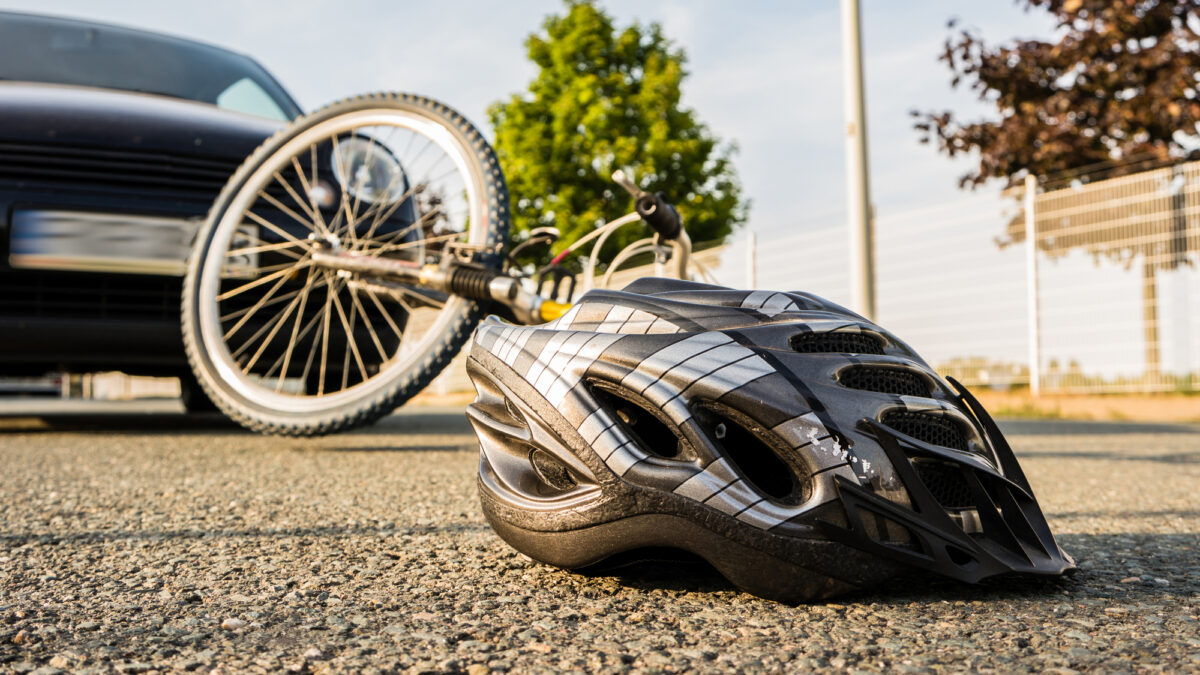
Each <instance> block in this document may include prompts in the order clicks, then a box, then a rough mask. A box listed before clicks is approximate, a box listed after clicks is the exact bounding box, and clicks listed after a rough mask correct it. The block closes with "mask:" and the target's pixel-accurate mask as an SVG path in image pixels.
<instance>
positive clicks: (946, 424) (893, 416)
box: [880, 410, 967, 452]
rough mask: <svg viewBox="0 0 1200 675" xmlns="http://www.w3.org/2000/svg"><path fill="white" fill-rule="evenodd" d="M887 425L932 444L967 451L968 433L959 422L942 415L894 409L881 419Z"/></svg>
mask: <svg viewBox="0 0 1200 675" xmlns="http://www.w3.org/2000/svg"><path fill="white" fill-rule="evenodd" d="M880 421H881V422H883V423H884V424H885V425H887V426H889V427H891V428H893V429H895V430H896V431H899V432H900V433H902V434H904V435H906V436H912V437H913V438H915V439H917V440H919V441H925V442H926V443H928V444H930V445H940V446H941V447H943V448H953V449H955V450H962V451H963V452H966V451H967V435H966V434H965V433H964V432H963V428H962V426H961V425H959V424H958V423H957V422H955V421H953V420H949V419H946V418H945V417H942V416H940V415H930V414H927V413H916V412H908V411H906V410H892V411H889V412H886V413H884V414H883V417H882V418H881V419H880Z"/></svg>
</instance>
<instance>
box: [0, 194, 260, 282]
mask: <svg viewBox="0 0 1200 675" xmlns="http://www.w3.org/2000/svg"><path fill="white" fill-rule="evenodd" d="M253 227H254V226H249V225H247V226H243V228H242V231H245V232H246V234H247V235H248V236H246V235H243V236H237V237H235V238H234V245H233V246H232V247H231V248H245V247H248V246H249V245H250V244H248V242H249V241H252V240H254V239H256V238H257V235H256V233H255V232H251V231H250V230H251V228H253ZM199 228H200V221H199V220H198V219H193V218H170V217H160V216H140V215H139V216H135V215H126V214H118V213H92V212H87V211H62V210H35V209H17V210H15V211H13V217H12V237H11V240H10V243H11V245H10V248H9V257H8V261H9V264H11V265H12V266H13V267H21V268H33V269H54V270H71V271H82V272H114V273H120V274H157V275H163V276H183V275H184V273H185V272H186V271H187V258H188V254H189V252H190V251H191V249H192V243H193V242H194V241H195V238H196V232H197V231H198V230H199ZM254 229H256V228H254ZM239 233H240V232H239ZM257 266H258V254H257V253H249V254H246V255H243V256H239V257H237V258H233V259H231V260H229V261H227V265H226V268H225V273H226V275H227V276H245V275H247V274H250V273H252V271H253V270H254V269H255V268H256V267H257Z"/></svg>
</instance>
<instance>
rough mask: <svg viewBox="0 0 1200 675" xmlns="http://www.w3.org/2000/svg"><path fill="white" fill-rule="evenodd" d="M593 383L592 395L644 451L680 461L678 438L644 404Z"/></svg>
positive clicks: (614, 389)
mask: <svg viewBox="0 0 1200 675" xmlns="http://www.w3.org/2000/svg"><path fill="white" fill-rule="evenodd" d="M592 384H593V387H592V395H593V396H595V397H596V400H597V401H599V402H600V404H601V405H602V406H604V407H606V408H608V409H609V410H610V411H611V412H613V413H614V416H615V417H616V419H617V422H618V424H620V425H621V428H622V429H623V430H624V431H625V433H626V434H628V435H629V436H632V437H633V439H634V440H635V441H636V442H637V444H638V446H639V447H640V448H641V449H642V450H643V451H645V452H646V453H647V454H650V455H652V456H654V457H660V458H662V459H679V458H680V456H681V455H682V454H683V447H682V445H681V444H680V442H679V436H678V435H677V434H676V433H675V432H674V431H672V430H671V428H670V427H668V426H667V425H666V423H665V422H663V420H662V419H660V418H659V416H658V415H656V414H654V413H653V412H651V410H650V407H649V405H648V404H647V403H643V402H642V401H640V400H636V399H635V396H636V395H635V394H632V393H626V392H624V391H621V390H618V389H616V388H615V387H613V386H612V385H607V384H604V383H601V382H593V383H592ZM640 398H641V397H637V399H640Z"/></svg>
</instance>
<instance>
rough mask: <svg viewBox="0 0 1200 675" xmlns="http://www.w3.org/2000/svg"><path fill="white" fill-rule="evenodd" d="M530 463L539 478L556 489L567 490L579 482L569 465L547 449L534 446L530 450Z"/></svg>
mask: <svg viewBox="0 0 1200 675" xmlns="http://www.w3.org/2000/svg"><path fill="white" fill-rule="evenodd" d="M529 463H530V464H532V465H533V470H534V471H536V472H537V475H538V478H541V479H542V481H543V482H545V483H546V485H549V486H550V487H552V488H554V489H556V490H562V491H564V492H565V491H567V490H570V489H572V488H574V487H575V486H576V485H578V484H579V481H577V480H575V477H574V476H572V475H571V470H570V469H568V468H567V465H566V464H563V463H562V462H561V461H559V460H558V458H556V457H554V456H553V455H551V454H550V453H548V452H546V451H545V450H539V449H537V448H534V449H533V450H532V451H530V453H529Z"/></svg>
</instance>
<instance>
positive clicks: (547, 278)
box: [537, 264, 575, 303]
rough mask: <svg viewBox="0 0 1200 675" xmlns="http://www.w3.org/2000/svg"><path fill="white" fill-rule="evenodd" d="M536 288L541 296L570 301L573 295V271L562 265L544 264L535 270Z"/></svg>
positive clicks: (556, 300)
mask: <svg viewBox="0 0 1200 675" xmlns="http://www.w3.org/2000/svg"><path fill="white" fill-rule="evenodd" d="M564 285H565V288H564ZM547 287H549V288H547ZM537 289H538V295H540V296H542V297H543V298H549V299H550V300H554V301H555V302H563V303H570V302H571V301H572V299H573V298H574V297H575V273H574V272H571V271H569V270H568V269H567V268H565V267H563V266H562V265H557V264H550V265H546V266H545V267H543V268H541V269H540V270H538V271H537ZM564 290H565V297H564Z"/></svg>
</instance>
